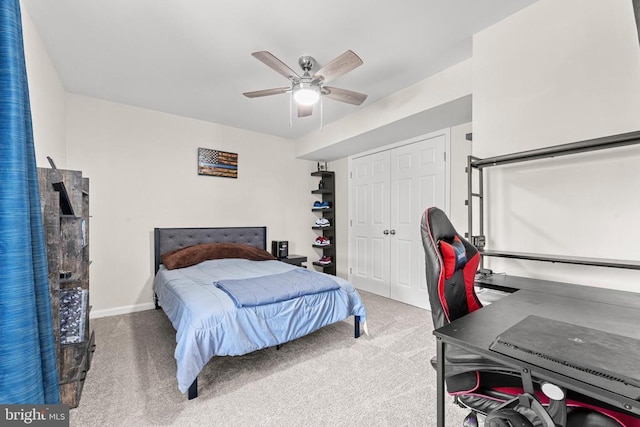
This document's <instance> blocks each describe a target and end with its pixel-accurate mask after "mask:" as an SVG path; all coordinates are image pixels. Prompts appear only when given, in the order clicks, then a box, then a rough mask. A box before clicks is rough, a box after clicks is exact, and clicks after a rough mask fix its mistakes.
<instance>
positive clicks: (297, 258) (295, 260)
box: [278, 254, 307, 267]
mask: <svg viewBox="0 0 640 427" xmlns="http://www.w3.org/2000/svg"><path fill="white" fill-rule="evenodd" d="M278 261H282V262H286V263H287V264H292V265H297V266H298V267H304V265H302V263H303V262H307V257H306V256H303V255H295V254H291V255H289V256H286V257H284V258H278Z"/></svg>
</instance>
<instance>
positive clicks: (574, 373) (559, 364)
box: [489, 315, 640, 400]
mask: <svg viewBox="0 0 640 427" xmlns="http://www.w3.org/2000/svg"><path fill="white" fill-rule="evenodd" d="M489 348H490V349H491V350H493V351H496V352H498V353H502V354H504V355H507V356H510V357H513V358H515V359H518V360H522V361H523V362H526V363H530V364H532V365H536V366H540V367H543V368H546V369H550V370H554V371H557V372H559V373H562V374H564V375H567V376H569V377H572V378H575V379H578V380H582V381H585V382H594V381H599V382H601V381H605V382H607V383H608V388H610V389H611V390H612V391H615V392H616V393H619V394H621V395H623V396H626V397H628V398H630V399H634V400H639V399H640V365H639V364H638V355H640V340H637V339H633V338H629V337H625V336H622V335H617V334H613V333H610V332H603V331H601V330H598V329H593V328H585V327H583V326H579V325H574V324H571V323H566V322H560V321H557V320H551V319H545V318H543V317H539V316H533V315H532V316H528V317H526V318H525V319H524V320H521V321H520V322H518V323H516V324H515V325H514V326H512V327H511V328H509V329H507V330H506V331H504V332H503V333H501V334H500V335H499V336H498V338H496V340H495V341H494V342H493V343H492V344H491V346H490V347H489Z"/></svg>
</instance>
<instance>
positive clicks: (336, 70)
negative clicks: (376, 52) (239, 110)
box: [243, 50, 367, 117]
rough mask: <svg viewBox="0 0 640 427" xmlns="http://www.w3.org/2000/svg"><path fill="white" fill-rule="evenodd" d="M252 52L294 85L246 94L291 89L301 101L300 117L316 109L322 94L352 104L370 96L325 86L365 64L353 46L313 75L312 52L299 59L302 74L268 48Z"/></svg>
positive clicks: (275, 92)
mask: <svg viewBox="0 0 640 427" xmlns="http://www.w3.org/2000/svg"><path fill="white" fill-rule="evenodd" d="M251 55H253V56H254V57H255V58H256V59H258V60H259V61H261V62H263V63H264V64H266V65H268V66H269V67H271V68H273V69H274V70H275V71H277V72H278V73H280V74H282V75H283V76H285V77H286V78H288V79H289V80H290V81H291V86H286V87H278V88H273V89H264V90H256V91H253V92H245V93H243V95H244V96H246V97H247V98H258V97H261V96H269V95H277V94H280V93H287V92H288V93H291V94H292V96H293V99H294V100H295V101H296V104H297V105H298V117H306V116H310V115H311V114H312V113H313V105H314V104H315V103H316V102H318V100H319V99H320V97H321V96H326V97H327V98H331V99H335V100H336V101H340V102H346V103H348V104H353V105H360V104H362V103H363V102H364V100H365V99H367V95H365V94H362V93H358V92H354V91H351V90H346V89H340V88H337V87H332V86H325V84H326V83H329V82H330V81H332V80H333V79H335V78H337V77H340V76H341V75H343V74H346V73H348V72H349V71H351V70H353V69H355V68H357V67H359V66H360V65H362V59H360V57H359V56H358V55H356V54H355V53H353V52H352V51H351V50H348V51H346V52H345V53H343V54H342V55H340V56H338V57H337V58H335V59H334V60H333V61H331V62H329V63H328V64H327V65H325V66H324V67H322V68H320V69H319V70H318V71H317V72H316V73H315V74H313V75H311V70H312V69H313V67H314V66H315V64H316V61H315V59H313V58H312V57H310V56H301V57H300V58H299V59H298V65H300V68H302V71H304V73H303V74H302V76H300V75H298V74H297V73H296V72H295V71H293V70H292V69H291V68H289V67H288V66H287V65H286V64H285V63H284V62H282V61H280V60H279V59H278V58H276V57H275V56H273V55H272V54H271V53H269V52H267V51H264V50H263V51H259V52H253V53H252V54H251Z"/></svg>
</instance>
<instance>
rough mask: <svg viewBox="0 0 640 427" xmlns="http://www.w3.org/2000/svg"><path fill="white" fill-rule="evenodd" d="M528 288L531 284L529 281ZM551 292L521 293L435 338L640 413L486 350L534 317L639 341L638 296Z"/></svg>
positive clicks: (634, 406)
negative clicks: (523, 322) (498, 339)
mask: <svg viewBox="0 0 640 427" xmlns="http://www.w3.org/2000/svg"><path fill="white" fill-rule="evenodd" d="M529 280H533V279H529ZM522 283H524V282H522ZM547 283H548V282H547ZM528 284H529V285H531V282H528ZM563 285H565V284H563ZM566 285H569V284H566ZM538 289H539V290H541V289H540V288H538ZM603 291H606V292H603ZM553 292H554V293H550V292H547V291H545V292H540V291H532V290H519V291H517V292H515V293H514V294H512V295H508V296H506V297H505V298H502V299H501V300H499V301H497V302H494V303H493V304H491V305H489V306H486V307H484V308H482V309H480V310H477V311H475V312H473V313H470V314H468V315H466V316H464V317H463V318H461V319H458V320H456V321H454V322H452V323H450V324H448V325H445V326H443V327H442V328H439V329H437V330H436V331H434V335H436V336H437V337H438V338H440V339H441V340H442V341H443V342H444V343H446V344H452V345H455V346H457V347H462V348H465V349H468V350H470V351H472V352H474V353H478V354H481V355H483V356H485V357H487V358H489V359H493V360H495V361H498V362H500V363H504V364H506V365H510V366H513V367H514V368H516V369H522V368H523V367H526V368H528V369H530V371H531V373H532V375H533V376H534V377H537V378H541V379H545V380H548V381H552V382H555V383H556V384H558V385H561V386H565V387H567V388H569V389H573V390H579V391H580V392H582V393H584V394H587V395H590V396H592V397H595V398H597V399H600V400H603V401H605V402H607V403H610V404H612V405H615V406H617V407H624V408H625V409H627V410H629V411H631V412H633V413H635V414H640V402H637V401H633V400H630V399H628V398H625V397H623V396H620V395H618V394H615V393H612V392H611V391H609V390H606V389H602V388H601V386H602V385H600V384H595V383H594V384H585V383H582V382H579V381H577V380H575V379H572V378H568V377H563V376H562V375H559V374H558V373H555V372H551V371H548V370H545V369H543V368H539V367H535V366H530V365H527V364H523V363H521V362H519V361H515V360H514V359H510V358H509V357H508V356H504V355H501V354H499V353H496V352H493V351H491V350H489V346H490V345H491V343H493V341H494V340H495V339H496V337H497V336H498V335H500V334H501V333H502V332H504V331H505V330H507V329H509V328H511V327H512V326H514V325H515V324H516V323H518V322H520V321H521V320H523V319H524V318H525V317H527V316H529V315H532V314H533V315H536V316H540V317H544V318H548V319H553V320H558V321H561V322H567V323H573V324H577V325H581V326H584V327H588V328H593V329H598V330H601V331H605V332H610V333H615V334H618V335H623V336H627V337H631V338H635V339H640V327H639V324H640V295H638V294H634V293H630V292H621V291H611V290H602V289H599V288H592V287H584V286H578V285H569V287H567V288H563V287H557V288H555V287H554V289H553ZM639 358H640V357H639Z"/></svg>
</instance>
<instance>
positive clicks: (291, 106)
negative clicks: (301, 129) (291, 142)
mask: <svg viewBox="0 0 640 427" xmlns="http://www.w3.org/2000/svg"><path fill="white" fill-rule="evenodd" d="M292 116H293V92H290V93H289V128H290V129H292V128H293V119H292Z"/></svg>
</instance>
